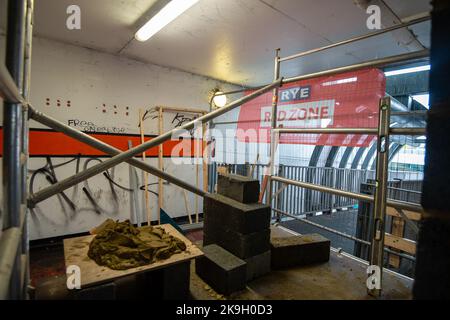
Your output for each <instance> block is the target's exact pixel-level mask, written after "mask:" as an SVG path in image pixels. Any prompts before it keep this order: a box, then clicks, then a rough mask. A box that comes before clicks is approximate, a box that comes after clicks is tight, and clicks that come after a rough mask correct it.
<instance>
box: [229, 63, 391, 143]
mask: <svg viewBox="0 0 450 320" xmlns="http://www.w3.org/2000/svg"><path fill="white" fill-rule="evenodd" d="M385 90H386V80H385V77H384V73H383V72H382V71H380V70H378V69H367V70H360V71H355V72H347V73H342V74H338V75H334V76H327V77H320V78H315V79H309V80H302V81H298V82H295V83H290V84H288V85H285V86H283V87H281V88H280V91H279V103H278V126H279V127H284V128H376V127H377V126H378V105H379V101H380V99H381V98H382V97H384V96H385ZM249 93H251V91H249V92H247V94H249ZM271 118H272V93H271V92H268V93H266V94H264V95H262V96H259V97H258V98H256V99H254V100H252V101H250V102H248V103H246V104H244V105H242V106H241V110H240V113H239V123H238V127H237V129H238V131H237V137H238V139H239V141H242V142H261V143H268V142H270V124H271ZM373 138H374V137H373V136H367V135H345V134H339V135H329V134H282V135H281V136H280V143H288V144H313V145H329V146H353V147H362V146H368V145H369V143H370V142H371V141H372V140H373Z"/></svg>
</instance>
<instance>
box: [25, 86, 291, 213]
mask: <svg viewBox="0 0 450 320" xmlns="http://www.w3.org/2000/svg"><path fill="white" fill-rule="evenodd" d="M281 81H282V79H279V80H277V81H275V82H273V83H271V84H269V85H267V86H265V87H264V88H262V89H260V90H257V91H255V92H253V93H252V94H250V95H248V96H245V97H243V98H240V99H238V100H236V101H234V102H232V103H230V104H229V105H227V106H225V107H223V108H220V109H217V110H215V111H212V112H210V113H208V114H205V115H204V116H201V117H199V118H197V119H195V120H194V121H191V122H189V123H187V124H185V125H183V126H181V127H179V128H175V129H173V130H170V131H168V132H166V133H164V134H162V135H159V136H158V137H156V138H154V139H152V140H150V141H147V142H145V143H143V144H141V145H139V146H137V147H134V148H132V149H130V150H128V151H125V152H122V153H120V154H117V155H115V156H114V157H112V158H111V159H108V160H106V161H104V162H102V163H100V164H97V165H95V166H93V167H90V168H89V169H86V170H84V171H82V172H80V173H78V174H76V175H74V176H71V177H69V178H66V179H64V180H62V181H60V182H58V183H56V184H54V185H52V186H50V187H47V188H46V189H43V190H41V191H39V192H37V193H35V194H33V195H30V198H29V204H31V205H33V204H36V203H39V202H41V201H43V200H45V199H48V198H50V197H52V196H54V195H56V194H58V193H60V192H61V191H64V190H66V189H67V188H70V187H72V186H74V185H76V184H78V183H80V182H82V181H84V180H86V179H89V178H90V177H93V176H95V175H97V174H99V173H101V172H103V171H105V170H107V169H109V168H112V167H114V166H115V165H118V164H119V163H121V162H125V161H127V160H129V159H131V158H132V157H134V156H136V155H138V154H140V153H142V152H144V151H146V150H148V149H150V148H153V147H155V146H157V145H159V144H161V143H163V142H165V141H167V140H170V139H171V138H172V137H176V136H178V135H180V134H182V133H185V132H186V131H187V130H190V129H193V128H194V127H195V126H196V125H197V124H198V125H201V124H202V123H204V122H208V121H210V120H212V119H214V118H216V117H218V116H220V115H222V114H224V113H226V112H228V111H230V110H232V109H235V108H237V107H238V106H240V105H242V104H243V103H246V102H248V101H250V100H252V99H254V98H256V97H258V96H260V95H262V94H264V93H266V92H268V91H270V90H272V89H273V88H275V87H278V86H280V85H281Z"/></svg>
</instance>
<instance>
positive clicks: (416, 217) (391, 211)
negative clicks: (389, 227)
mask: <svg viewBox="0 0 450 320" xmlns="http://www.w3.org/2000/svg"><path fill="white" fill-rule="evenodd" d="M403 213H404V214H405V215H406V216H407V217H408V218H409V220H413V221H420V220H422V214H421V213H420V212H414V211H408V210H403ZM386 214H387V215H389V216H393V217H399V218H402V215H401V214H400V213H399V212H398V209H395V208H392V207H387V208H386Z"/></svg>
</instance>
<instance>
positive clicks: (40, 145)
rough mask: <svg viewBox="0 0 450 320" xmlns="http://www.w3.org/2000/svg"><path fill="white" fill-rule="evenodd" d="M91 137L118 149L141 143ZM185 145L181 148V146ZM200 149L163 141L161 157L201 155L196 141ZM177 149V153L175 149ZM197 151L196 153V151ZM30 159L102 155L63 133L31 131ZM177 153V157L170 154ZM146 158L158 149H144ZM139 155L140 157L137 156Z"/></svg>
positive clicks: (137, 139) (0, 150)
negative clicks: (129, 144)
mask: <svg viewBox="0 0 450 320" xmlns="http://www.w3.org/2000/svg"><path fill="white" fill-rule="evenodd" d="M89 135H90V136H91V137H93V138H96V139H98V140H101V141H103V142H105V143H107V144H109V145H111V146H113V147H115V148H117V149H120V150H123V151H125V150H128V141H131V142H132V144H133V146H134V147H135V146H138V145H140V144H141V138H140V137H139V136H136V135H115V134H101V133H93V134H89ZM152 139H153V137H145V141H148V140H152ZM183 143H184V144H185V145H184V147H185V148H182V146H183V145H182V144H183ZM198 143H199V144H200V146H199V147H198V148H196V140H193V139H185V140H182V141H171V140H169V141H166V142H164V144H163V155H164V157H171V156H175V157H193V156H201V154H200V153H201V150H202V142H201V140H199V141H198ZM176 146H178V150H179V151H177V150H175V147H176ZM196 150H198V152H195V151H196ZM29 152H30V156H31V157H38V156H76V155H79V154H80V155H82V156H93V157H95V156H105V155H107V154H105V153H104V152H101V151H99V150H97V149H95V148H92V147H90V146H88V145H87V144H84V143H82V142H80V141H78V140H76V139H73V138H71V137H68V136H66V135H65V134H63V133H60V132H55V131H50V130H30V148H29ZM173 152H176V154H173ZM146 155H147V156H148V157H157V156H158V147H154V148H152V149H149V150H147V152H146ZM0 156H3V128H0ZM138 156H141V155H138Z"/></svg>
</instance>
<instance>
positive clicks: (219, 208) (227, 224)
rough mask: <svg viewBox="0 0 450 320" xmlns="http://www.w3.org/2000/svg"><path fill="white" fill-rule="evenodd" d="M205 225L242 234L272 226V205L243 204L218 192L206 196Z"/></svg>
mask: <svg viewBox="0 0 450 320" xmlns="http://www.w3.org/2000/svg"><path fill="white" fill-rule="evenodd" d="M203 203H204V209H203V210H204V212H205V217H204V226H205V227H208V226H212V227H215V226H221V227H222V228H224V229H228V230H234V231H236V232H239V233H242V234H248V233H253V232H257V231H261V230H265V229H268V228H270V207H269V206H267V205H264V204H259V203H255V204H243V203H240V202H238V201H236V200H233V199H230V198H227V197H224V196H222V195H218V194H207V195H205V197H204V202H203Z"/></svg>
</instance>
